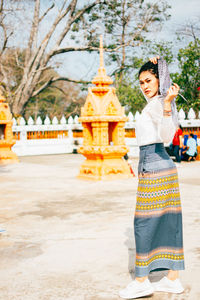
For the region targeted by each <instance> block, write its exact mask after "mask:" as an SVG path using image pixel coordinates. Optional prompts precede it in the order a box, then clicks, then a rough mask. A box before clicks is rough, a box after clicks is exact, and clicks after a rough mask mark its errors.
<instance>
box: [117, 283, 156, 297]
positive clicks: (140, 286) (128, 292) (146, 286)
mask: <svg viewBox="0 0 200 300" xmlns="http://www.w3.org/2000/svg"><path fill="white" fill-rule="evenodd" d="M153 292H154V288H153V286H152V284H151V282H150V281H149V280H148V279H146V280H145V281H143V282H139V281H137V280H133V281H132V282H131V283H129V284H128V285H127V287H126V288H125V289H124V290H121V291H120V292H119V296H120V297H121V298H123V299H135V298H138V297H144V296H148V295H151V294H153Z"/></svg>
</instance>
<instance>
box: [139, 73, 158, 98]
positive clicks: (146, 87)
mask: <svg viewBox="0 0 200 300" xmlns="http://www.w3.org/2000/svg"><path fill="white" fill-rule="evenodd" d="M139 81H140V87H141V89H142V91H143V93H144V94H145V96H147V97H148V98H152V97H154V96H156V95H158V89H159V80H158V78H156V76H155V75H153V74H152V73H151V72H149V71H144V72H142V73H141V74H140V77H139Z"/></svg>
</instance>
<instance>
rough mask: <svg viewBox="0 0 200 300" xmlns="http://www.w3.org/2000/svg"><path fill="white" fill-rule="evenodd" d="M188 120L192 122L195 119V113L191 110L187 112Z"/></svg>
mask: <svg viewBox="0 0 200 300" xmlns="http://www.w3.org/2000/svg"><path fill="white" fill-rule="evenodd" d="M188 119H189V120H194V119H196V115H195V112H194V110H193V108H190V110H189V112H188Z"/></svg>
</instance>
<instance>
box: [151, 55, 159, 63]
mask: <svg viewBox="0 0 200 300" xmlns="http://www.w3.org/2000/svg"><path fill="white" fill-rule="evenodd" d="M159 58H160V56H159V55H157V56H155V57H152V58H149V60H150V62H152V63H153V64H154V65H156V64H157V63H158V59H159Z"/></svg>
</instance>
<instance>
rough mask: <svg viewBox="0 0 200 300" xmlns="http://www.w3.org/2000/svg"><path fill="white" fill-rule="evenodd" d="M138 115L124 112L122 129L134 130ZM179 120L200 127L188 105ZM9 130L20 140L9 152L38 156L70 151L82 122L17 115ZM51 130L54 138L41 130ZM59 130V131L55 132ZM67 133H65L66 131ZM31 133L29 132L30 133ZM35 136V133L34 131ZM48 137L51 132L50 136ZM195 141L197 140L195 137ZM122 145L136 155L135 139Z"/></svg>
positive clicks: (199, 119)
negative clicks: (19, 116) (17, 117)
mask: <svg viewBox="0 0 200 300" xmlns="http://www.w3.org/2000/svg"><path fill="white" fill-rule="evenodd" d="M139 116H140V113H139V112H138V111H137V112H136V113H135V116H133V114H132V113H131V112H129V114H128V121H127V122H126V123H125V128H126V129H134V128H135V124H136V120H137V119H138V117H139ZM178 117H179V122H180V124H181V125H182V126H183V127H184V128H185V127H188V128H200V112H199V113H198V115H197V118H196V116H195V112H194V110H193V109H192V108H191V109H190V110H189V112H188V116H187V118H186V113H185V112H184V110H183V109H180V111H179V113H178ZM12 128H13V132H14V133H18V136H20V140H17V141H16V144H15V145H14V146H13V151H14V152H16V154H17V155H18V156H23V155H40V154H56V153H72V152H73V149H75V148H76V146H75V145H74V144H75V141H76V140H77V138H74V137H73V130H82V124H80V123H79V122H78V116H77V115H76V116H75V117H74V118H73V117H72V116H70V117H69V118H68V120H66V118H65V116H64V115H63V116H62V118H61V119H60V122H59V121H58V119H57V117H56V116H54V117H53V119H52V122H51V120H50V118H49V117H48V116H46V118H45V120H44V122H42V119H41V117H40V116H38V117H37V120H36V122H35V123H34V120H33V118H32V117H29V118H28V121H27V125H26V120H25V119H24V118H23V117H21V118H20V120H19V122H18V124H17V121H16V119H15V118H13V127H12ZM52 131H55V132H57V134H56V135H55V136H57V138H47V136H46V135H45V132H52ZM59 131H60V133H59ZM35 132H36V133H38V136H39V137H40V136H45V138H38V139H37V138H33V137H34V133H35ZM66 132H67V134H66ZM30 133H31V135H30ZM36 136H37V134H36ZM51 137H52V135H51ZM78 140H79V145H81V144H82V140H83V139H82V138H78ZM198 142H199V140H198ZM126 144H127V145H128V146H129V147H130V155H133V156H138V147H137V143H136V139H135V138H126Z"/></svg>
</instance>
